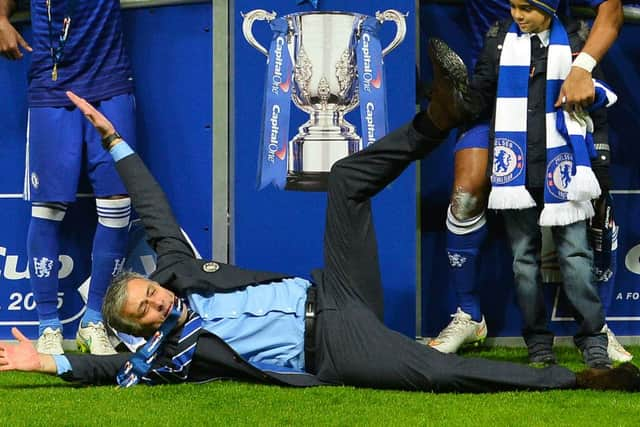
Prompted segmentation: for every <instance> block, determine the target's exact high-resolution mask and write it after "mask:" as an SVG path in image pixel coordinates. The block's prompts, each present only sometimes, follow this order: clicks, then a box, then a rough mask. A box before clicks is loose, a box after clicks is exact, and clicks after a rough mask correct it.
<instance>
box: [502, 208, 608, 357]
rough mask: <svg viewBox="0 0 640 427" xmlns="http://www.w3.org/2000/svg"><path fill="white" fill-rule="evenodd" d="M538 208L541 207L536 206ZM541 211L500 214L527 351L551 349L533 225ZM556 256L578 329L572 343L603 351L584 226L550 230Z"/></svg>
mask: <svg viewBox="0 0 640 427" xmlns="http://www.w3.org/2000/svg"><path fill="white" fill-rule="evenodd" d="M538 205H541V203H538ZM539 215H540V208H538V207H533V208H529V209H523V210H505V211H503V216H504V220H505V227H506V230H507V235H508V236H509V241H510V244H511V251H512V252H513V273H514V282H515V287H516V298H517V301H518V305H519V306H520V310H521V312H522V318H523V329H522V336H523V337H524V340H525V342H526V343H527V347H529V348H530V349H531V348H532V347H535V346H537V345H540V344H543V345H549V346H551V344H552V343H553V333H552V332H551V331H550V330H549V328H548V325H547V324H548V320H547V319H548V318H547V311H546V307H545V302H544V293H543V288H542V286H543V285H542V276H541V273H540V251H541V246H542V233H541V229H540V226H539V225H538V217H539ZM551 233H552V236H553V241H554V243H555V246H556V250H557V252H558V263H559V266H560V273H561V275H562V288H563V290H564V293H565V295H566V296H567V299H568V300H569V302H570V303H571V305H572V307H573V309H574V313H573V314H574V317H575V319H576V320H577V322H578V324H579V325H580V327H579V329H578V332H577V333H576V335H575V337H574V341H575V343H576V345H577V346H578V348H580V349H584V348H585V347H590V346H592V345H601V344H602V343H604V345H605V346H606V335H605V334H603V333H601V330H602V327H603V326H604V322H605V319H604V312H603V310H602V305H601V303H600V299H599V297H598V292H597V290H596V287H595V278H594V275H593V252H592V251H591V247H590V246H589V242H588V240H587V225H586V221H580V222H576V223H574V224H569V225H566V226H556V227H551Z"/></svg>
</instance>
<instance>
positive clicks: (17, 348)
mask: <svg viewBox="0 0 640 427" xmlns="http://www.w3.org/2000/svg"><path fill="white" fill-rule="evenodd" d="M11 333H12V334H13V336H14V337H15V339H17V340H18V343H17V344H13V343H0V371H37V372H48V371H47V370H45V368H44V367H45V363H43V362H44V361H43V360H42V359H43V358H46V357H49V358H51V356H47V355H41V354H39V353H38V352H37V351H36V348H35V347H34V346H33V344H32V343H31V341H29V339H28V338H27V337H25V336H24V335H22V332H20V330H19V329H18V328H11ZM54 366H55V362H54Z"/></svg>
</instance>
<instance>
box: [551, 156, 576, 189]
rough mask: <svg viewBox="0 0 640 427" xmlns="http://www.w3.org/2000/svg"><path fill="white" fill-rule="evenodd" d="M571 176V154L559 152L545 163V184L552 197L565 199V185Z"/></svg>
mask: <svg viewBox="0 0 640 427" xmlns="http://www.w3.org/2000/svg"><path fill="white" fill-rule="evenodd" d="M572 176H573V155H572V154H571V153H561V154H558V155H557V156H555V157H554V158H553V159H551V161H550V162H549V163H548V164H547V176H546V186H547V189H548V190H549V193H551V194H552V195H553V196H554V197H556V198H558V199H560V200H567V186H568V185H569V183H570V182H571V177H572Z"/></svg>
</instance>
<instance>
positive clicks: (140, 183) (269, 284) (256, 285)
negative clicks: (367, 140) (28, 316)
mask: <svg viewBox="0 0 640 427" xmlns="http://www.w3.org/2000/svg"><path fill="white" fill-rule="evenodd" d="M430 55H431V57H432V61H433V62H434V67H435V70H434V74H435V80H434V85H433V99H432V101H431V103H430V105H429V107H428V110H427V112H425V113H420V114H418V115H416V117H415V118H414V120H413V121H412V122H411V123H409V124H407V125H405V126H403V127H401V128H400V129H398V130H396V131H394V132H392V133H391V134H389V135H388V136H386V137H385V138H383V139H381V140H380V141H378V142H376V143H375V144H373V145H372V146H370V147H369V148H367V149H366V150H364V151H361V152H359V153H357V154H355V155H352V156H350V157H347V158H345V159H342V160H340V161H338V162H337V163H336V164H335V165H334V167H333V168H332V170H331V174H330V177H329V189H328V194H327V197H328V207H327V217H326V230H325V242H324V244H325V247H324V250H325V254H324V258H325V268H324V270H323V271H319V272H316V273H315V274H314V275H313V277H314V280H313V283H312V282H310V281H308V280H305V279H302V278H299V277H291V276H287V275H283V274H278V273H269V272H258V271H249V270H243V269H240V268H237V267H235V266H231V265H225V264H222V263H218V262H215V261H206V260H199V259H196V258H195V257H194V255H193V253H192V250H191V249H190V246H189V244H188V243H187V242H186V241H185V239H184V238H183V236H182V233H181V231H180V227H179V226H178V224H177V223H176V221H175V219H174V217H173V214H172V212H171V209H170V207H169V205H168V203H167V201H166V199H165V196H164V194H163V192H162V190H161V189H160V187H159V186H158V184H157V183H156V181H155V180H154V178H153V177H152V176H151V174H150V173H149V171H148V170H147V168H146V167H145V165H144V164H143V163H142V161H141V160H140V158H139V157H138V156H137V155H136V154H135V153H134V152H133V151H132V150H131V148H130V147H129V146H128V145H127V143H126V142H125V141H123V140H122V138H121V137H120V136H119V135H118V133H117V132H116V131H115V129H114V128H113V126H112V124H111V123H110V122H109V121H108V120H107V119H106V118H105V117H104V116H103V115H102V114H100V113H99V112H98V111H96V110H95V109H94V108H93V107H92V106H91V105H90V104H89V103H87V102H86V101H85V100H83V99H81V98H79V97H77V96H75V95H74V94H73V93H69V94H68V95H69V98H70V99H71V100H72V101H73V102H74V104H75V105H76V106H77V107H78V108H79V109H80V110H81V111H82V112H83V113H84V114H85V116H86V117H87V118H88V119H89V121H90V122H91V123H92V124H93V125H94V126H95V128H96V129H97V130H98V131H99V132H100V134H101V135H102V136H103V138H104V140H103V142H104V145H105V148H106V149H107V150H109V152H110V153H111V155H112V156H113V158H114V160H115V162H116V167H117V169H118V172H119V174H120V176H121V177H122V180H123V182H124V183H125V186H126V188H127V190H128V192H129V194H130V195H131V199H132V201H133V203H134V206H135V208H136V211H137V212H138V214H139V216H140V218H141V220H142V222H143V224H144V226H145V230H146V232H147V235H148V238H149V243H150V245H151V246H152V248H153V249H154V250H155V251H156V252H157V255H158V267H157V270H156V271H155V272H154V273H153V274H152V275H151V276H150V278H149V279H146V278H144V277H142V276H139V275H136V274H134V273H124V274H123V275H121V276H120V277H118V278H116V279H115V280H114V282H113V284H112V285H111V287H110V288H109V291H108V292H107V295H106V297H105V303H104V306H103V312H104V315H105V319H106V320H107V321H108V322H109V323H110V324H111V325H112V326H113V327H115V328H116V329H119V330H122V331H124V332H128V333H131V334H136V335H139V336H144V337H146V338H147V344H145V345H144V346H143V347H142V349H140V350H138V351H137V352H136V353H135V354H133V355H132V354H117V355H111V356H94V355H82V354H69V355H61V356H50V355H43V354H38V353H37V352H36V350H35V348H34V347H33V345H32V344H31V343H30V342H29V341H28V340H27V339H26V338H25V337H24V336H23V335H22V334H21V333H20V332H19V331H18V330H17V329H15V328H14V329H13V333H14V335H15V337H16V338H17V339H18V343H17V344H2V345H0V369H1V370H23V371H39V372H46V373H51V374H58V375H60V376H61V377H62V378H64V379H65V380H69V381H74V382H81V383H88V384H107V383H114V382H116V381H117V383H118V384H119V385H120V386H122V387H128V386H131V385H134V384H136V383H138V382H142V383H146V384H150V385H153V384H160V383H173V382H185V381H189V382H202V381H208V380H214V379H221V378H225V379H230V378H231V379H238V380H249V381H257V382H262V383H266V384H277V385H291V386H311V385H342V384H345V385H352V386H360V387H371V388H386V389H404V390H422V391H433V392H495V391H502V390H548V389H561V388H596V389H616V390H627V391H637V390H640V370H638V368H637V367H635V366H634V365H632V364H629V363H627V364H623V365H620V366H619V367H617V368H614V369H602V370H597V369H587V370H585V371H582V372H579V373H577V374H575V373H573V372H572V371H570V370H569V369H567V368H564V367H561V366H557V365H555V366H550V367H547V368H544V369H536V368H532V367H529V366H526V365H521V364H515V363H508V362H498V361H490V360H483V359H468V358H462V357H459V356H457V355H454V354H443V353H440V352H439V351H437V350H434V349H432V348H430V347H428V346H424V345H421V344H419V343H417V342H415V341H414V340H411V339H409V338H407V337H406V336H404V335H401V334H399V333H397V332H394V331H392V330H390V329H388V328H387V327H386V326H385V325H384V324H383V322H382V320H381V319H382V312H383V310H382V287H381V283H380V275H379V271H378V265H377V248H376V239H375V232H374V229H373V223H372V218H371V207H370V198H371V197H372V196H374V195H375V194H377V193H378V192H379V191H380V190H382V189H383V188H384V187H385V186H386V185H387V184H388V183H390V182H391V181H393V179H395V178H396V177H397V176H398V175H399V174H400V173H401V172H402V171H403V170H404V169H405V168H406V167H407V166H408V165H409V164H410V163H411V162H412V161H414V160H417V159H420V158H422V157H423V156H425V155H426V154H428V153H429V152H430V151H432V150H433V148H434V147H436V146H437V145H438V144H439V143H440V142H441V141H442V140H443V139H444V137H445V136H446V135H447V133H448V130H449V129H451V128H452V127H454V126H455V125H456V124H458V123H459V122H460V120H462V118H463V116H464V113H465V111H464V107H462V105H464V97H465V87H466V86H465V84H466V81H467V78H466V71H465V70H466V69H465V67H464V64H462V61H460V60H459V58H457V57H456V56H454V55H455V54H453V53H452V52H451V51H450V50H448V48H447V47H446V45H444V44H442V43H432V44H431V45H430ZM177 150H178V148H176V151H177Z"/></svg>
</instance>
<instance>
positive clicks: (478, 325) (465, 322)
mask: <svg viewBox="0 0 640 427" xmlns="http://www.w3.org/2000/svg"><path fill="white" fill-rule="evenodd" d="M451 317H453V320H452V321H451V323H449V324H448V325H447V327H446V328H444V329H443V330H442V332H440V334H439V335H438V336H437V337H436V338H434V339H432V340H431V341H429V346H430V347H432V348H434V349H436V350H438V351H439V352H441V353H455V352H457V351H458V349H459V348H460V347H461V346H462V345H466V344H473V345H478V344H481V343H482V342H484V340H485V338H487V324H486V322H485V321H484V316H483V317H482V320H481V321H480V322H474V321H473V320H471V316H470V315H468V314H467V313H465V312H464V311H462V310H461V309H460V307H458V310H457V311H456V312H455V314H452V315H451Z"/></svg>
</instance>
